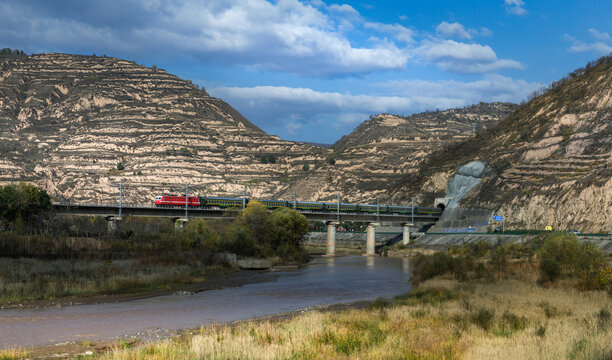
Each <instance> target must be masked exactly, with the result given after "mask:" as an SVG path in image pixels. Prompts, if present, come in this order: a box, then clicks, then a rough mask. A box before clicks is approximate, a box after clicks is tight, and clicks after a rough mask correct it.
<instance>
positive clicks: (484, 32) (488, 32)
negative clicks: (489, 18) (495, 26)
mask: <svg viewBox="0 0 612 360" xmlns="http://www.w3.org/2000/svg"><path fill="white" fill-rule="evenodd" d="M480 36H484V37H489V36H493V31H491V30H489V29H487V28H486V27H484V26H483V27H481V28H480Z"/></svg>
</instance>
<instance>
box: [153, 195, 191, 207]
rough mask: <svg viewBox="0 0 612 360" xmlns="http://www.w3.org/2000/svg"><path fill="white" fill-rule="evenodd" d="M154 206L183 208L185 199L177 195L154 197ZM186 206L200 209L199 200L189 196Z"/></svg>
mask: <svg viewBox="0 0 612 360" xmlns="http://www.w3.org/2000/svg"><path fill="white" fill-rule="evenodd" d="M155 206H157V207H173V206H183V207H184V206H185V197H184V196H177V195H159V196H156V197H155ZM187 206H189V207H200V198H199V197H197V196H189V197H188V198H187Z"/></svg>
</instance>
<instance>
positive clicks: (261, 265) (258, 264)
mask: <svg viewBox="0 0 612 360" xmlns="http://www.w3.org/2000/svg"><path fill="white" fill-rule="evenodd" d="M236 265H238V267H239V268H241V269H269V268H271V267H272V261H270V260H268V259H256V258H246V259H240V260H238V261H237V262H236Z"/></svg>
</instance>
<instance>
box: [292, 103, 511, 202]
mask: <svg viewBox="0 0 612 360" xmlns="http://www.w3.org/2000/svg"><path fill="white" fill-rule="evenodd" d="M515 108H516V105H514V104H510V103H491V104H485V103H480V104H477V105H472V106H468V107H465V108H457V109H449V110H444V111H431V112H424V113H420V114H415V115H411V116H400V115H391V114H380V115H377V116H372V117H371V118H370V119H369V120H367V121H365V122H364V123H362V124H361V125H360V126H358V127H357V128H356V129H355V130H354V131H353V132H352V133H351V134H349V135H347V136H344V137H342V138H341V139H340V140H339V141H338V142H337V143H336V144H334V146H333V149H334V154H333V155H332V156H330V157H329V158H328V160H330V161H328V162H327V163H323V164H320V165H319V166H318V168H317V169H315V170H313V171H310V172H309V173H308V174H306V175H305V177H304V178H301V179H297V180H296V185H295V186H293V188H296V189H298V196H300V195H302V196H305V195H307V194H315V196H314V198H320V199H326V200H333V199H336V196H337V192H338V191H340V192H341V193H342V196H343V199H345V200H347V201H353V202H373V201H375V200H376V197H377V196H380V197H381V199H382V200H383V201H388V200H389V193H388V189H389V188H390V187H392V186H393V185H394V184H396V183H397V182H398V181H400V180H401V179H403V178H404V177H405V176H410V175H412V174H414V173H415V172H416V171H417V170H418V168H419V165H420V164H421V162H422V161H423V159H425V158H426V157H427V156H428V155H429V154H430V153H431V152H433V151H434V150H436V149H440V148H442V147H444V146H447V145H448V144H451V143H454V142H459V141H463V140H465V139H469V138H470V137H472V136H473V135H472V132H473V131H478V130H480V129H485V128H487V127H491V126H494V125H495V124H497V123H498V122H499V121H500V120H501V119H503V118H505V117H506V116H508V114H509V113H510V112H512V110H513V109H515ZM332 160H333V161H332ZM330 162H335V163H334V164H333V165H332V164H330ZM289 195H291V194H289V193H285V194H281V196H289ZM399 202H402V203H405V202H406V199H401V201H399Z"/></svg>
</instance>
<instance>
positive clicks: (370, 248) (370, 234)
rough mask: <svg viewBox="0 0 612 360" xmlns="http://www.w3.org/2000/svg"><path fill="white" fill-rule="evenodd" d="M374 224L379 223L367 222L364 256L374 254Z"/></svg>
mask: <svg viewBox="0 0 612 360" xmlns="http://www.w3.org/2000/svg"><path fill="white" fill-rule="evenodd" d="M376 226H380V223H375V222H373V223H369V224H368V230H367V237H366V253H365V254H366V256H374V255H376Z"/></svg>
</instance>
